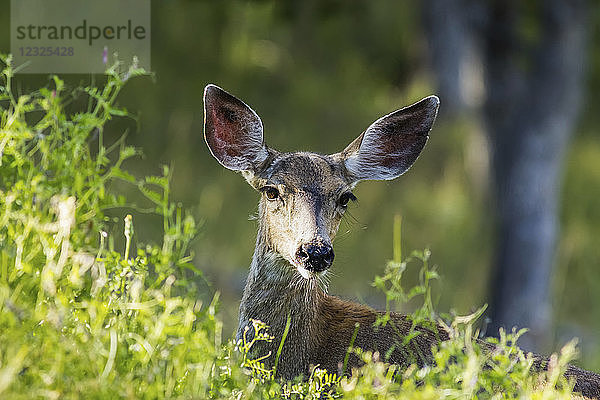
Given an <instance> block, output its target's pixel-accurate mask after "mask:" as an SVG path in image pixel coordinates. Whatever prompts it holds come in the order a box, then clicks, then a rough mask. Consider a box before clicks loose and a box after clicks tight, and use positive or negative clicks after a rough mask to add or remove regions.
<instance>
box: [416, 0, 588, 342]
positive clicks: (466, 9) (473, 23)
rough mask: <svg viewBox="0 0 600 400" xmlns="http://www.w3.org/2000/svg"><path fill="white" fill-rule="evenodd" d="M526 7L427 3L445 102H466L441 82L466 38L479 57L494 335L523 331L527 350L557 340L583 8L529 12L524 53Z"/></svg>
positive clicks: (558, 3)
mask: <svg viewBox="0 0 600 400" xmlns="http://www.w3.org/2000/svg"><path fill="white" fill-rule="evenodd" d="M520 5H521V3H520V2H518V1H516V0H490V1H488V2H484V3H481V2H466V1H460V0H448V1H445V0H429V1H428V2H427V3H426V6H425V7H426V11H425V16H426V22H427V25H428V27H429V28H428V29H429V32H428V34H429V40H430V43H431V45H430V49H431V51H432V57H431V58H432V63H433V66H434V68H435V70H436V72H437V75H438V82H439V90H440V91H441V94H442V95H443V96H444V95H445V96H448V97H449V98H448V101H446V102H445V103H444V102H442V104H448V103H449V102H453V101H454V99H455V98H458V103H457V104H459V105H460V104H463V100H462V99H461V98H459V96H460V93H459V90H457V89H456V88H455V87H454V86H452V83H445V82H448V81H452V80H454V81H455V82H456V81H457V76H458V73H457V71H458V68H460V63H461V62H463V60H462V57H463V56H464V54H465V51H464V48H465V47H464V46H465V43H466V41H467V40H466V39H465V38H467V37H468V36H469V35H470V37H471V39H472V40H474V41H476V42H478V43H479V45H480V49H481V52H482V55H481V58H482V62H483V67H484V74H485V75H484V77H485V78H484V79H485V90H486V101H485V104H484V105H483V116H484V120H485V123H486V129H487V132H488V135H489V138H490V143H491V149H490V152H491V156H492V157H491V158H492V174H493V176H492V178H493V187H494V194H495V201H496V205H497V219H498V221H497V223H498V235H497V238H498V243H497V252H496V259H495V266H494V273H493V276H492V281H491V299H490V300H491V307H490V317H491V320H492V325H491V327H490V330H489V331H488V333H490V334H495V333H496V332H497V331H498V328H500V327H505V328H508V329H509V330H510V329H511V328H512V327H513V326H518V327H527V328H529V329H530V334H528V335H526V336H525V337H524V338H522V339H521V345H522V346H523V347H524V348H526V349H539V348H542V347H544V346H545V345H546V344H548V341H549V339H550V337H551V335H550V328H551V317H552V315H551V314H552V313H551V304H550V282H551V276H552V271H553V263H554V258H555V246H556V237H557V230H558V216H557V212H558V196H559V190H560V180H561V172H562V165H563V159H564V155H565V152H566V149H567V147H568V143H569V138H570V136H571V135H572V132H573V129H574V125H575V122H576V117H577V112H578V109H579V105H580V100H581V97H582V82H583V78H584V57H585V53H586V48H585V47H586V46H585V37H586V32H585V27H586V10H587V7H586V3H585V1H581V0H544V1H540V2H539V3H538V4H537V8H536V9H535V11H533V12H536V13H537V15H536V18H535V21H536V22H538V23H539V32H538V33H539V35H538V40H537V41H536V42H535V43H534V45H533V46H532V47H528V46H529V43H528V42H527V41H526V40H525V38H524V37H522V36H520V34H519V32H522V30H519V29H518V28H519V23H520V20H519V17H521V15H520V11H522V7H521V9H519V6H520ZM530 12H531V11H530ZM456 15H459V17H456V18H455V16H456ZM457 23H461V24H462V27H456V26H455V25H456V24H457ZM443 107H444V106H443ZM443 107H442V108H443ZM451 110H459V111H460V107H459V108H456V107H451Z"/></svg>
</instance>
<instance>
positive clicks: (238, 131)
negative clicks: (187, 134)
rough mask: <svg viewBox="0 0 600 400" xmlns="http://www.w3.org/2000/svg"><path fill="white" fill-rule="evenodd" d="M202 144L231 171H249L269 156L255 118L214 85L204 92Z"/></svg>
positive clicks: (257, 119)
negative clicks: (204, 143)
mask: <svg viewBox="0 0 600 400" xmlns="http://www.w3.org/2000/svg"><path fill="white" fill-rule="evenodd" d="M204 140H205V141H206V144H207V145H208V148H209V149H210V152H211V153H212V155H213V156H214V157H215V158H216V159H217V160H218V161H219V162H220V163H221V164H222V165H223V166H224V167H226V168H229V169H231V170H234V171H253V170H255V169H256V168H258V167H259V166H260V165H261V164H262V163H263V162H264V161H265V160H266V159H267V157H268V155H269V152H268V150H267V147H266V146H265V144H264V140H263V125H262V121H261V120H260V118H259V117H258V115H257V114H256V113H255V112H254V110H252V109H251V108H250V107H249V106H247V105H246V104H245V103H244V102H243V101H241V100H240V99H238V98H237V97H235V96H232V95H231V94H229V93H227V92H226V91H224V90H223V89H221V88H220V87H218V86H215V85H208V86H206V88H205V89H204Z"/></svg>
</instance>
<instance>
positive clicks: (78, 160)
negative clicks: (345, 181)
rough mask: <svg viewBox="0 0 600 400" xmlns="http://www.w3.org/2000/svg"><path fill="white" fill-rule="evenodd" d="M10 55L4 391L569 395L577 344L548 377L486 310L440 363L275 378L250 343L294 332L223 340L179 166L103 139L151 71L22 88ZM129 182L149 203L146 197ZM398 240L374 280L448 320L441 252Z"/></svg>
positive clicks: (4, 117) (2, 223)
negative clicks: (414, 248)
mask: <svg viewBox="0 0 600 400" xmlns="http://www.w3.org/2000/svg"><path fill="white" fill-rule="evenodd" d="M1 67H2V73H1V75H0V398H3V399H38V398H39V399H59V398H60V399H82V398H86V399H114V398H131V399H138V398H147V399H153V398H169V399H171V398H182V399H191V398H196V399H205V398H216V399H217V398H218V399H220V398H231V399H246V398H256V399H262V398H265V399H276V398H290V399H312V398H338V397H343V398H347V399H369V398H411V399H413V398H414V399H438V398H476V397H478V398H516V397H527V398H540V399H541V398H569V394H570V388H571V386H570V385H569V384H568V383H566V382H564V381H563V380H562V379H561V378H560V375H561V371H563V370H564V368H565V364H566V362H568V361H569V360H571V359H572V357H573V356H574V354H575V350H574V347H573V345H568V346H566V347H565V348H564V349H563V354H561V356H560V357H553V358H552V362H551V365H550V369H549V372H548V373H546V374H544V375H543V376H535V375H533V374H531V373H530V367H531V363H532V359H531V358H530V357H528V356H527V355H525V354H524V353H523V352H521V351H520V350H519V349H518V347H517V346H516V344H515V341H516V339H517V337H518V336H519V333H514V332H513V333H512V334H504V333H503V334H502V335H501V338H500V340H499V341H497V342H498V343H499V346H498V351H497V352H495V353H494V354H491V355H490V354H485V353H484V352H482V350H481V348H480V347H479V346H478V345H477V343H476V342H475V341H474V340H473V337H474V335H475V334H476V332H473V323H474V319H475V318H476V315H473V316H468V317H452V318H450V319H448V320H449V321H450V322H448V330H449V332H451V336H452V339H451V340H449V341H447V342H445V343H443V344H442V345H441V346H440V348H439V349H437V350H436V351H435V359H436V363H435V365H434V366H428V367H425V368H421V369H419V368H417V367H416V366H411V367H409V368H408V369H406V370H402V371H400V370H396V368H395V367H393V366H392V367H390V366H388V365H386V364H385V363H382V362H381V361H379V357H378V355H376V354H371V353H368V352H364V353H363V352H361V351H360V350H359V349H356V350H353V351H357V352H358V353H359V354H360V356H361V357H362V358H363V359H364V360H365V365H364V367H362V368H360V369H358V370H355V371H353V375H352V376H351V377H343V378H340V377H337V376H335V375H333V374H329V373H328V372H327V371H324V370H320V369H318V368H317V369H315V370H314V372H313V373H312V375H311V377H310V378H309V379H308V380H307V381H295V382H281V381H279V380H277V379H275V378H274V371H273V370H269V369H267V368H265V366H264V365H263V364H262V363H261V357H258V358H256V359H251V358H250V357H249V356H248V351H249V349H250V348H251V347H252V346H253V344H254V343H256V341H260V340H277V341H280V343H282V342H283V341H284V340H285V337H284V338H273V337H271V336H270V335H269V333H268V327H267V326H265V325H264V324H262V323H261V322H260V321H255V322H254V325H253V327H254V329H255V335H253V336H252V339H251V340H244V341H241V342H240V343H238V344H237V346H236V344H235V343H233V341H232V340H230V339H228V338H223V337H222V333H221V330H222V329H221V326H222V323H221V321H220V319H219V315H218V312H217V305H218V296H216V297H215V298H214V299H212V301H209V302H204V303H203V302H202V301H200V300H199V299H201V298H206V294H205V293H202V291H201V290H200V289H199V286H198V284H197V282H199V281H200V280H201V271H200V269H199V268H197V267H196V266H194V265H193V263H192V261H193V254H191V252H190V247H191V243H192V241H193V240H194V238H195V237H196V234H197V232H198V226H199V224H198V223H196V221H195V219H194V218H193V217H192V216H191V215H190V214H189V213H187V212H186V211H185V210H182V209H181V208H180V207H179V206H177V205H176V204H175V203H173V202H172V200H171V199H170V198H169V194H170V193H169V177H170V172H169V169H168V168H166V167H163V171H162V172H163V173H162V174H161V175H159V176H147V177H143V178H136V177H134V176H132V175H131V174H130V173H129V172H127V170H126V169H125V168H124V167H123V165H124V164H123V163H124V162H125V161H126V160H127V159H128V158H130V157H135V156H138V155H139V154H140V152H139V151H138V150H137V149H134V148H131V147H129V146H127V145H126V144H125V143H124V140H119V141H117V142H116V143H111V144H106V143H104V140H103V138H104V130H105V128H106V126H107V124H109V122H110V121H111V120H112V119H119V118H130V116H129V113H128V112H127V111H126V110H124V109H122V108H120V107H119V106H118V105H117V98H118V94H119V92H120V90H121V89H122V88H123V86H124V85H125V84H126V82H127V81H128V80H129V79H135V77H136V76H140V75H144V74H145V72H144V71H142V70H139V69H137V68H136V67H135V65H134V66H132V67H124V66H123V65H121V64H116V65H115V66H113V67H112V68H111V69H109V70H108V72H107V80H106V83H105V84H103V85H102V86H100V87H95V86H93V85H90V86H87V87H77V88H71V89H69V88H66V87H65V85H64V83H63V81H62V80H61V79H60V78H58V77H53V79H52V80H51V82H50V83H49V85H48V86H47V87H43V88H40V89H39V90H36V91H33V92H31V93H24V94H18V95H17V94H15V93H14V91H13V90H12V88H11V86H12V79H13V70H12V67H11V60H10V57H9V56H3V57H2V65H1ZM124 184H125V185H129V186H130V187H131V188H133V189H135V190H136V191H138V192H139V193H140V194H141V195H143V197H144V198H145V199H146V203H147V204H146V205H144V206H143V207H142V206H140V205H136V206H134V205H133V202H132V201H130V200H129V199H128V198H126V197H125V196H124V195H123V194H122V193H124V192H123V191H122V190H121V189H120V188H122V187H123V185H124ZM142 209H150V210H151V211H152V212H153V213H154V214H156V215H157V216H159V217H160V218H161V220H162V226H161V228H162V232H163V235H162V240H159V241H158V242H156V243H144V242H143V235H141V234H140V233H138V232H135V230H134V224H135V217H132V216H131V215H134V216H135V215H136V212H139V210H142ZM109 213H110V215H115V214H116V215H119V218H118V219H117V220H116V221H115V219H114V218H112V217H110V215H109ZM115 227H118V229H116V228H115ZM395 231H396V232H398V233H399V231H400V229H399V223H398V225H397V228H396V229H395ZM140 237H141V238H140ZM395 247H396V248H395V251H394V255H395V257H394V258H395V259H394V260H393V261H391V262H390V263H389V264H388V266H387V269H386V272H385V274H384V275H383V276H381V277H377V278H376V279H375V282H374V285H375V286H377V287H379V288H380V289H381V290H382V291H383V293H384V295H385V297H386V300H387V302H386V304H387V306H388V309H389V310H390V309H392V308H393V305H394V304H395V303H403V302H406V301H408V300H411V299H412V300H413V301H414V300H415V299H422V300H423V301H422V304H423V306H422V307H420V308H419V310H418V311H417V312H415V313H414V315H413V318H414V320H415V321H422V320H426V319H431V318H435V313H434V310H433V305H432V302H431V286H430V284H429V283H430V281H431V280H432V279H436V278H437V274H436V273H435V271H434V270H433V269H431V268H429V266H428V259H429V252H428V251H425V252H415V253H413V254H412V255H411V257H409V258H408V259H405V260H402V256H401V252H400V239H399V237H398V238H397V240H396V241H395ZM407 268H420V270H421V282H420V284H419V285H417V286H416V287H415V288H410V289H404V288H403V286H402V281H401V278H402V272H403V271H404V270H406V269H407ZM379 323H385V320H382V321H379ZM485 366H487V367H485Z"/></svg>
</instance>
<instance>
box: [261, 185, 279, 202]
mask: <svg viewBox="0 0 600 400" xmlns="http://www.w3.org/2000/svg"><path fill="white" fill-rule="evenodd" d="M260 191H261V192H263V193H264V194H265V196H267V200H271V201H273V200H277V199H278V198H279V190H277V189H276V188H274V187H273V186H265V187H263V188H262V189H260Z"/></svg>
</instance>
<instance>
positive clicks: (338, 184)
mask: <svg viewBox="0 0 600 400" xmlns="http://www.w3.org/2000/svg"><path fill="white" fill-rule="evenodd" d="M438 105H439V100H438V98H437V97H435V96H430V97H427V98H424V99H423V100H421V101H419V102H417V103H415V104H413V105H411V106H408V107H405V108H402V109H400V110H397V111H394V112H392V113H390V114H388V115H386V116H383V117H381V118H380V119H378V120H377V121H375V122H374V123H373V124H371V126H369V127H368V128H367V130H366V131H364V132H363V133H362V134H361V135H359V136H358V137H357V138H356V139H355V140H354V141H353V142H352V143H350V144H349V145H348V146H347V147H346V148H345V149H344V150H342V151H341V152H339V153H335V154H331V155H320V154H316V153H308V152H292V153H281V152H278V151H276V150H274V149H271V148H269V147H267V145H266V144H265V141H264V135H263V124H262V121H261V120H260V118H259V116H258V115H257V114H256V112H254V111H253V110H252V109H251V108H250V107H249V106H248V105H246V104H245V103H244V102H242V101H241V100H239V99H238V98H236V97H234V96H232V95H231V94H229V93H227V92H225V91H224V90H222V89H220V88H219V87H217V86H215V85H208V86H207V87H206V89H205V91H204V116H205V120H204V138H205V140H206V143H207V145H208V147H209V149H210V151H211V153H212V155H213V156H214V157H215V158H216V159H217V160H218V161H219V162H220V163H221V164H222V165H223V166H224V167H225V168H228V169H230V170H233V171H240V172H242V174H243V175H244V177H245V178H246V180H247V181H248V183H249V184H250V185H251V186H252V187H253V188H255V189H256V190H257V191H259V192H260V193H261V199H260V204H259V223H260V226H259V242H258V243H259V244H260V245H262V246H264V247H265V251H268V252H271V253H274V254H275V255H276V256H277V257H280V258H282V259H284V260H286V261H287V263H286V264H289V266H292V267H294V268H296V270H297V271H298V273H300V275H302V276H303V277H304V278H306V279H311V278H313V277H315V276H316V275H317V274H319V273H321V272H323V271H325V270H327V269H328V268H329V267H330V266H331V264H332V262H333V259H334V252H333V247H332V241H333V239H334V237H335V235H336V233H337V230H338V227H339V223H340V220H341V218H342V216H343V215H344V212H345V211H346V208H347V205H348V203H349V202H350V201H353V200H356V197H355V196H354V195H353V194H352V190H353V189H354V187H355V185H356V183H357V182H359V181H361V180H366V179H377V180H381V179H386V180H387V179H394V178H397V177H398V176H400V175H402V174H403V173H405V172H406V171H407V170H408V169H409V168H410V167H411V165H412V164H413V163H414V162H415V160H416V159H417V157H418V156H419V154H420V153H421V150H422V149H423V147H424V146H425V143H426V142H427V138H428V134H429V131H430V130H431V127H432V125H433V122H434V120H435V117H436V114H437V110H438Z"/></svg>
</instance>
